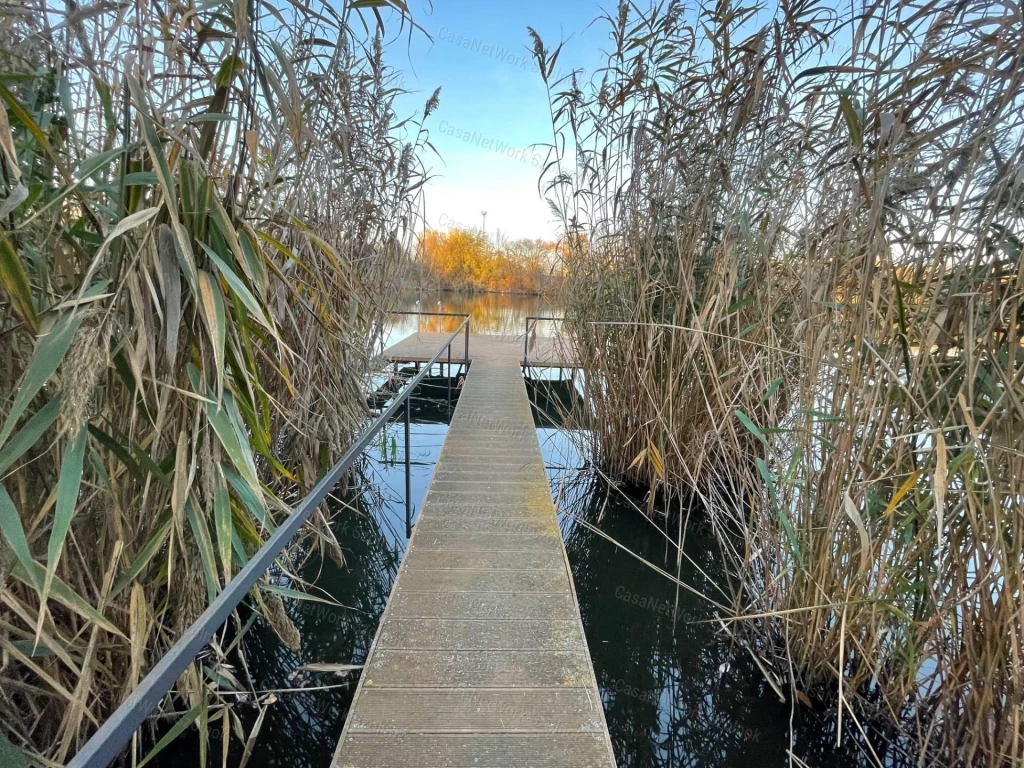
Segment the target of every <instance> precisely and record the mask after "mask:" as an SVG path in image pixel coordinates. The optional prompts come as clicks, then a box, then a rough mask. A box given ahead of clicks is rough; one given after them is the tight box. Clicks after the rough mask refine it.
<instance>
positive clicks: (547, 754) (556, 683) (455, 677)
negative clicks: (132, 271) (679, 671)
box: [333, 334, 615, 768]
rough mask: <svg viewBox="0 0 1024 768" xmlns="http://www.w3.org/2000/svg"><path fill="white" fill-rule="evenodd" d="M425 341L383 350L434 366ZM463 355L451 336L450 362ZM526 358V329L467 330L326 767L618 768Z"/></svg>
mask: <svg viewBox="0 0 1024 768" xmlns="http://www.w3.org/2000/svg"><path fill="white" fill-rule="evenodd" d="M438 335H440V334H438ZM433 336H434V334H414V335H413V336H411V337H409V338H407V339H404V340H403V341H401V342H399V343H398V344H396V345H395V346H394V347H392V348H391V349H390V350H388V352H387V353H386V354H389V355H390V356H391V357H392V358H393V359H395V360H415V359H416V355H413V356H411V357H407V356H406V355H409V354H410V353H420V355H421V356H422V355H425V357H423V359H425V360H429V359H430V357H431V356H433V354H434V352H436V351H437V348H438V346H439V345H440V342H438V341H437V340H436V339H434V338H433ZM443 340H444V339H443V338H442V340H441V341H443ZM431 344H433V346H432V347H429V349H428V346H429V345H431ZM456 348H458V355H457V356H456ZM463 356H464V355H463V346H462V344H461V343H460V344H459V345H458V347H456V346H455V345H453V347H452V360H453V362H455V361H456V360H457V359H458V361H459V362H461V358H462V357H463ZM522 356H523V347H522V339H521V338H520V339H519V340H515V339H504V338H500V337H481V336H471V337H470V354H469V357H470V361H471V367H470V369H469V374H468V376H467V378H466V381H465V384H464V386H463V389H462V392H461V394H460V396H459V400H458V405H457V407H456V409H455V414H454V416H453V418H452V422H451V426H450V427H449V430H448V434H447V437H446V438H445V441H444V447H443V448H442V451H441V456H440V459H439V460H438V463H437V467H436V469H435V471H434V476H433V478H432V479H431V483H430V487H429V488H428V490H427V495H426V499H425V501H424V505H423V509H422V512H421V513H420V516H419V520H418V522H417V523H416V526H415V528H414V530H413V536H412V539H411V540H410V542H409V547H408V550H407V553H406V556H405V560H404V562H403V563H402V566H401V568H400V570H399V573H398V578H397V580H396V581H395V584H394V587H393V589H392V592H391V597H390V600H389V601H388V605H387V608H386V609H385V611H384V616H383V618H382V619H381V624H380V627H379V629H378V631H377V636H376V638H375V640H374V642H373V646H372V648H371V650H370V654H369V657H368V659H367V662H366V666H365V668H364V670H363V674H362V677H361V679H360V682H359V687H358V688H357V690H356V694H355V699H354V700H353V702H352V707H351V709H350V710H349V714H348V718H347V720H346V722H345V727H344V730H343V731H342V734H341V739H340V741H339V744H338V749H337V751H336V753H335V757H334V762H333V766H334V768H371V767H372V768H409V767H412V766H415V767H416V768H526V767H529V768H583V767H584V766H587V767H590V768H609V767H611V766H614V765H615V760H614V757H613V753H612V747H611V740H610V738H609V735H608V729H607V725H606V724H605V719H604V711H603V710H602V707H601V696H600V693H599V692H598V689H597V683H596V679H595V677H594V669H593V665H592V663H591V659H590V653H589V651H588V650H587V643H586V639H585V637H584V635H583V624H582V622H581V620H580V613H579V606H578V605H577V602H576V595H575V591H574V589H573V583H572V576H571V573H570V570H569V564H568V560H567V558H566V554H565V548H564V546H563V544H562V537H561V532H560V530H559V527H558V520H557V516H556V513H555V508H554V504H553V503H552V501H551V492H550V489H549V486H548V479H547V473H546V472H545V470H544V461H543V459H542V457H541V452H540V445H539V443H538V441H537V433H536V430H535V428H534V424H533V415H532V413H531V406H530V402H529V399H528V397H527V393H526V386H525V383H524V381H523V377H522V374H521V369H520V365H521V363H522Z"/></svg>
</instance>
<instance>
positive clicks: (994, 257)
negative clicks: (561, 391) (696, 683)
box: [534, 0, 1024, 766]
mask: <svg viewBox="0 0 1024 768" xmlns="http://www.w3.org/2000/svg"><path fill="white" fill-rule="evenodd" d="M851 14H854V15H851ZM602 23H603V24H604V26H605V29H606V30H607V33H608V37H609V40H610V44H611V45H610V52H609V53H608V55H607V59H606V60H605V61H604V66H603V67H601V68H600V69H599V70H598V72H597V74H596V75H595V76H594V77H593V79H591V80H584V79H582V77H581V75H579V74H578V73H575V72H570V73H569V74H567V75H565V76H560V77H556V76H555V74H554V72H555V69H556V64H557V65H560V66H562V67H564V66H565V60H564V57H563V58H562V59H559V54H560V53H561V48H560V47H556V48H553V49H547V48H545V46H544V43H543V42H542V40H541V39H540V38H539V37H538V36H537V35H534V43H535V57H536V59H537V61H538V64H539V67H540V69H541V74H542V77H543V78H544V81H545V83H546V85H547V87H548V88H549V93H550V100H551V110H552V120H553V127H554V133H555V140H554V143H553V145H552V147H551V158H550V160H551V166H550V168H549V170H548V173H547V175H546V179H547V182H548V183H547V187H546V188H547V194H548V196H549V199H550V200H551V202H552V204H553V205H554V206H555V207H556V208H557V209H558V210H559V211H560V214H561V216H562V218H563V221H564V223H565V226H566V228H567V231H569V232H571V233H574V232H580V233H583V234H586V235H587V238H586V239H584V238H577V239H575V240H574V241H573V242H574V244H575V247H574V248H573V252H572V254H571V255H572V258H571V259H570V260H568V261H567V264H568V275H567V288H566V305H565V306H566V320H567V332H568V333H569V334H570V336H571V338H572V341H573V342H574V344H575V349H576V350H577V353H578V354H579V355H580V359H581V362H582V364H583V366H584V368H585V370H586V377H585V383H586V398H587V401H588V402H589V404H590V409H591V410H592V414H590V418H588V423H587V424H586V425H584V426H588V427H589V426H592V427H593V431H592V432H585V431H582V430H581V431H579V432H577V433H575V434H578V435H581V436H584V437H586V436H589V437H590V439H591V440H592V445H591V446H589V448H590V449H591V450H592V451H593V452H594V455H595V456H596V457H598V461H599V465H600V467H601V468H602V470H603V471H604V472H605V473H607V474H609V475H611V476H613V477H616V478H626V479H629V480H631V481H633V482H636V483H639V484H641V485H642V486H644V487H646V488H648V489H649V492H650V493H649V500H650V504H649V506H648V512H649V513H650V512H652V511H653V510H654V509H655V498H656V496H664V497H666V498H670V499H673V500H675V506H676V507H677V508H678V516H677V517H673V518H672V519H671V521H670V524H671V526H672V528H673V530H674V531H675V535H676V537H677V541H678V542H679V543H681V540H682V539H683V537H685V536H686V528H687V525H689V524H691V523H692V522H693V521H694V520H696V519H698V518H701V517H706V518H707V520H708V521H709V522H710V524H711V525H713V526H714V528H715V530H716V532H717V534H718V539H719V541H720V543H721V546H722V551H723V565H724V571H725V573H726V574H727V578H726V580H725V582H724V583H722V584H720V585H719V586H720V588H721V590H722V591H721V593H718V594H715V595H708V596H707V597H708V598H709V599H710V598H713V599H714V600H715V601H716V603H717V605H718V606H719V609H718V614H719V615H720V616H721V617H722V618H723V620H724V623H723V625H722V626H723V629H724V631H726V632H728V633H729V634H730V635H731V636H732V637H733V638H734V639H735V641H736V642H737V643H738V644H739V645H740V646H741V647H746V648H748V649H749V650H750V651H751V652H752V653H753V654H754V655H755V656H756V658H757V659H758V660H759V662H758V663H759V664H760V665H761V667H762V669H763V673H764V675H765V677H766V679H767V680H768V681H769V682H770V684H771V685H772V686H773V687H775V688H776V689H777V690H778V692H779V693H780V695H783V696H785V697H786V698H787V700H789V701H791V702H794V706H805V705H812V704H813V705H814V706H820V705H821V703H825V704H826V705H827V706H830V707H832V708H833V709H834V713H835V722H836V730H837V738H840V737H841V736H842V734H843V732H844V731H846V732H853V733H858V732H859V733H861V734H863V733H865V732H866V731H867V730H871V733H872V738H871V739H869V740H867V741H866V744H867V747H866V748H867V749H868V750H870V754H871V759H872V760H873V761H877V762H878V763H879V764H883V763H885V762H886V761H890V762H893V761H895V762H903V761H906V762H908V763H909V762H915V761H916V760H918V759H919V760H920V761H921V762H920V763H919V764H941V765H979V766H980V765H985V766H991V765H1005V766H1010V765H1019V764H1020V763H1021V760H1022V759H1024V674H1022V668H1021V640H1022V637H1024V627H1022V617H1024V607H1022V601H1024V506H1022V499H1024V463H1022V456H1024V443H1022V441H1024V387H1022V382H1021V370H1022V365H1021V364H1022V352H1024V350H1022V348H1021V340H1022V334H1024V314H1022V310H1024V307H1022V298H1024V292H1022V290H1021V286H1022V285H1024V268H1022V267H1024V264H1022V247H1021V239H1020V230H1021V224H1022V218H1024V185H1022V183H1021V173H1020V168H1021V167H1022V163H1024V148H1022V142H1021V137H1022V128H1024V126H1022V120H1024V98H1022V95H1024V67H1022V66H1021V54H1020V51H1021V50H1024V48H1022V46H1024V24H1022V23H1021V18H1020V12H1019V9H1017V8H1010V7H1008V6H1005V5H1003V4H1000V3H997V2H989V0H968V2H956V3H954V2H947V1H946V0H935V1H934V2H928V3H925V4H912V3H906V2H883V1H880V2H874V3H868V4H865V5H863V6H858V7H857V8H856V10H855V12H854V9H853V8H852V7H851V8H849V9H847V8H846V7H843V8H838V7H834V6H832V5H829V4H827V3H822V2H814V1H813V0H812V2H804V3H798V4H796V5H793V4H782V5H780V6H778V7H772V8H766V7H764V6H759V5H755V4H752V3H743V2H728V3H717V4H706V3H698V4H696V5H689V4H685V3H679V2H674V0H673V1H672V2H660V3H656V4H654V6H653V7H652V8H651V10H650V11H649V12H645V13H640V12H638V11H637V9H636V7H635V6H633V5H630V4H627V3H622V4H620V6H619V8H618V12H617V14H614V15H609V16H606V17H604V18H603V20H602ZM799 702H803V703H802V704H801V703H799ZM815 702H817V703H815ZM872 725H880V729H875V728H872V727H871V726H872ZM893 728H896V729H897V730H898V731H899V732H901V733H902V734H903V738H898V739H886V738H878V734H879V732H881V733H886V732H889V733H890V734H891V731H892V729H893ZM908 743H909V744H912V745H914V750H915V752H916V754H910V755H908V754H907V753H906V752H905V749H906V745H907V744H908ZM918 756H919V757H918Z"/></svg>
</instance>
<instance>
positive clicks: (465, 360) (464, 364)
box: [462, 318, 469, 374]
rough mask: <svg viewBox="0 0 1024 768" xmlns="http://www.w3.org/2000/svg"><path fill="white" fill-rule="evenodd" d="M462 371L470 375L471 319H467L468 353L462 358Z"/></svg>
mask: <svg viewBox="0 0 1024 768" xmlns="http://www.w3.org/2000/svg"><path fill="white" fill-rule="evenodd" d="M462 370H463V371H465V372H466V373H467V374H468V373H469V318H466V351H465V353H464V354H463V356H462Z"/></svg>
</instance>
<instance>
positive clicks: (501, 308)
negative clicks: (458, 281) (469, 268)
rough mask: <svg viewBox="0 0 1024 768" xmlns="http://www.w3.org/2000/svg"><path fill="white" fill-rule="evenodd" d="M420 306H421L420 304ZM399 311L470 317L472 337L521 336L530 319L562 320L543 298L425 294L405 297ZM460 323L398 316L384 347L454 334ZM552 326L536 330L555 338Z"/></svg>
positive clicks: (427, 316) (425, 316)
mask: <svg viewBox="0 0 1024 768" xmlns="http://www.w3.org/2000/svg"><path fill="white" fill-rule="evenodd" d="M417 302H419V303H417ZM399 309H401V310H403V311H406V312H452V313H457V314H461V315H466V314H468V315H470V321H469V324H470V329H471V331H472V332H473V333H483V334H489V335H497V336H522V334H523V333H524V332H525V327H526V318H527V316H531V317H537V316H545V317H561V315H562V311H561V308H560V307H559V306H558V305H557V304H556V303H554V302H553V301H550V300H548V299H545V298H544V297H542V296H521V295H517V294H508V293H483V294H474V295H463V294H458V293H450V292H437V293H430V292H423V293H413V294H410V295H408V296H406V297H405V298H404V299H403V301H402V304H401V306H400V307H399ZM460 322H462V321H461V320H459V319H457V318H453V317H431V316H429V315H414V316H413V315H404V316H403V315H398V316H396V317H395V318H394V321H393V325H392V326H391V328H389V329H388V333H387V334H386V335H385V340H384V346H385V347H387V346H388V345H390V344H393V343H394V342H396V341H400V340H401V339H404V338H405V337H406V336H408V335H409V334H411V333H416V332H417V331H423V332H426V331H447V332H449V333H451V332H453V331H454V330H455V329H456V328H458V327H459V323H460ZM555 330H556V328H555V326H554V325H553V324H551V323H546V322H542V323H539V324H538V326H537V335H539V336H544V335H552V333H553V332H554V331H555Z"/></svg>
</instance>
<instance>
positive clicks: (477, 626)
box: [377, 616, 587, 651]
mask: <svg viewBox="0 0 1024 768" xmlns="http://www.w3.org/2000/svg"><path fill="white" fill-rule="evenodd" d="M377 647H378V648H400V649H402V650H407V651H411V650H417V649H421V650H453V651H460V650H466V651H487V650H494V651H517V650H521V651H583V650H586V648H587V644H586V641H585V639H584V637H583V633H582V632H581V631H580V628H579V624H578V623H577V622H576V621H574V620H571V619H510V620H508V621H501V620H496V619H399V618H395V617H393V616H386V617H385V618H384V623H383V624H382V625H381V628H380V634H379V635H378V636H377Z"/></svg>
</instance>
